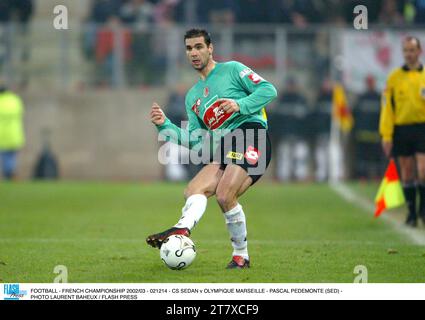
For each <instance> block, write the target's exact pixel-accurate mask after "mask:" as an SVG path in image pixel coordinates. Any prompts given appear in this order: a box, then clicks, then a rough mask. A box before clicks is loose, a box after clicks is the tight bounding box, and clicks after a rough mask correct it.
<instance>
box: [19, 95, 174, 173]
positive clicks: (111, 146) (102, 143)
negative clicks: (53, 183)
mask: <svg viewBox="0 0 425 320" xmlns="http://www.w3.org/2000/svg"><path fill="white" fill-rule="evenodd" d="M23 99H24V101H25V105H26V113H25V131H26V137H27V143H26V146H25V148H24V149H23V150H22V152H21V154H20V170H19V177H20V178H21V179H27V178H30V177H31V176H32V172H33V168H34V166H35V163H36V160H37V158H38V156H39V154H40V152H41V150H42V147H43V138H42V131H43V130H44V129H48V130H49V131H50V138H49V140H50V144H51V148H52V151H53V153H54V154H55V155H56V156H57V158H58V161H59V165H60V174H61V178H64V179H76V180H78V179H87V180H103V179H109V180H110V179H112V180H120V179H123V180H138V179H145V180H146V179H149V180H150V179H159V178H161V172H162V166H161V165H160V164H159V163H158V159H157V150H158V146H159V143H158V142H157V135H156V130H155V129H154V127H153V126H152V125H151V124H150V121H149V110H150V103H151V102H152V101H154V100H155V101H158V103H164V101H165V99H166V94H165V91H164V90H161V89H152V90H149V91H146V92H145V91H109V90H100V91H92V92H83V93H80V94H75V93H51V94H47V95H46V92H27V93H26V94H25V95H24V96H23Z"/></svg>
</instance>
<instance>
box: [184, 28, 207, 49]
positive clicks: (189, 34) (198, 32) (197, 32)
mask: <svg viewBox="0 0 425 320" xmlns="http://www.w3.org/2000/svg"><path fill="white" fill-rule="evenodd" d="M198 37H204V40H205V43H206V45H207V46H209V45H210V44H211V35H210V33H209V32H208V31H207V30H204V29H190V30H187V31H186V33H185V35H184V41H186V39H191V38H198Z"/></svg>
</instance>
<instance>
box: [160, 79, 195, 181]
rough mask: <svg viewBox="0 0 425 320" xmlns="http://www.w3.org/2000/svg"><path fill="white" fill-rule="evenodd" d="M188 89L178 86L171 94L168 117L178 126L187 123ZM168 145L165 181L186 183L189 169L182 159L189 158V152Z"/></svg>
mask: <svg viewBox="0 0 425 320" xmlns="http://www.w3.org/2000/svg"><path fill="white" fill-rule="evenodd" d="M186 91H187V88H186V86H185V85H182V84H180V85H177V86H176V88H175V89H174V91H173V92H172V93H171V94H170V96H169V98H168V103H167V110H166V113H167V117H168V119H170V120H171V121H172V122H173V123H175V124H177V125H178V126H180V125H181V123H182V122H183V121H187V116H186V111H185V108H184V106H185V98H186ZM167 143H168V147H169V149H168V150H169V158H170V159H169V160H170V163H168V164H167V165H166V166H165V179H166V180H169V181H185V180H187V178H188V168H187V166H185V165H183V164H182V163H181V162H182V161H181V159H182V158H183V159H184V158H187V159H188V157H189V150H188V149H187V148H184V147H182V146H178V145H176V144H174V143H170V142H167Z"/></svg>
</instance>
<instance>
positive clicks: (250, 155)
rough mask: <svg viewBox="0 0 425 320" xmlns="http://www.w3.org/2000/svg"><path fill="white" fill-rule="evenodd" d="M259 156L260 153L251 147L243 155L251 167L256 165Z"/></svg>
mask: <svg viewBox="0 0 425 320" xmlns="http://www.w3.org/2000/svg"><path fill="white" fill-rule="evenodd" d="M260 156H261V152H260V151H258V149H256V148H254V147H253V146H249V147H248V149H247V150H246V152H245V155H244V157H245V159H246V161H247V162H248V163H249V164H251V165H254V164H256V163H257V162H258V159H259V158H260Z"/></svg>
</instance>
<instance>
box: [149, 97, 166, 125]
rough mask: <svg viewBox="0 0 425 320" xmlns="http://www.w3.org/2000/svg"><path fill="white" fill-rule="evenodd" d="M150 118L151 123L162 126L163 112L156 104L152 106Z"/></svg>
mask: <svg viewBox="0 0 425 320" xmlns="http://www.w3.org/2000/svg"><path fill="white" fill-rule="evenodd" d="M150 116H151V121H152V123H153V124H154V125H156V126H161V125H163V124H164V122H165V119H166V118H165V114H164V112H163V111H162V109H161V107H160V106H159V105H158V104H157V103H156V102H154V103H153V104H152V108H151V114H150Z"/></svg>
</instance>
